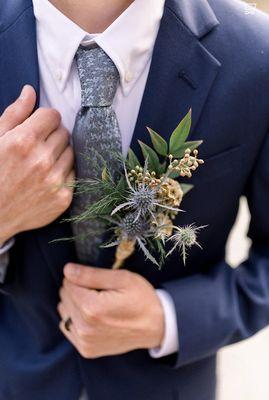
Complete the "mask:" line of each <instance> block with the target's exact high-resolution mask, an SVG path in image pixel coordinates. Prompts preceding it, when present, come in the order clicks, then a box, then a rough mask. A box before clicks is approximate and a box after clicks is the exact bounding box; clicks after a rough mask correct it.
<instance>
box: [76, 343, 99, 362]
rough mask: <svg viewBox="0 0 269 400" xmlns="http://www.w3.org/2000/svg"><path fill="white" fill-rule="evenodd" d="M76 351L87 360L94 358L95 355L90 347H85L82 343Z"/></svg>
mask: <svg viewBox="0 0 269 400" xmlns="http://www.w3.org/2000/svg"><path fill="white" fill-rule="evenodd" d="M78 350H79V353H80V355H81V356H82V357H83V358H88V359H90V358H95V353H94V351H93V349H92V348H91V347H90V346H88V345H85V344H84V343H82V344H80V346H79V349H78Z"/></svg>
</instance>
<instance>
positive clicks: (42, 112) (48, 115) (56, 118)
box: [36, 107, 61, 126]
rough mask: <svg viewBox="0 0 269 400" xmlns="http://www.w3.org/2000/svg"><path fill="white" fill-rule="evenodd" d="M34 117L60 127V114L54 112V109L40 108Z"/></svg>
mask: <svg viewBox="0 0 269 400" xmlns="http://www.w3.org/2000/svg"><path fill="white" fill-rule="evenodd" d="M36 115H37V117H38V118H42V119H43V118H44V119H46V120H49V121H52V122H54V123H55V125H57V126H58V125H60V122H61V114H60V113H59V111H57V110H55V109H54V108H45V107H40V108H39V109H38V110H37V111H36Z"/></svg>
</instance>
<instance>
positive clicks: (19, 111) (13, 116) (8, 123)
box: [0, 85, 36, 136]
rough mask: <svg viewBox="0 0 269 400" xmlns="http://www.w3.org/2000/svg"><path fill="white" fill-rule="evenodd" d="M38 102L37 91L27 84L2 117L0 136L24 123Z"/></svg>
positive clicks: (0, 120)
mask: <svg viewBox="0 0 269 400" xmlns="http://www.w3.org/2000/svg"><path fill="white" fill-rule="evenodd" d="M35 104H36V92H35V90H34V88H33V87H32V86H30V85H25V86H24V87H23V89H22V92H21V94H20V96H19V97H18V99H17V100H16V101H15V102H14V103H12V104H11V105H10V106H8V107H7V108H6V109H5V111H4V112H3V114H2V115H1V117H0V136H3V135H4V134H5V133H6V132H8V131H10V130H11V129H14V128H15V127H16V126H18V125H20V124H21V123H23V122H24V121H25V120H26V119H27V118H28V117H29V116H30V115H31V114H32V112H33V109H34V107H35Z"/></svg>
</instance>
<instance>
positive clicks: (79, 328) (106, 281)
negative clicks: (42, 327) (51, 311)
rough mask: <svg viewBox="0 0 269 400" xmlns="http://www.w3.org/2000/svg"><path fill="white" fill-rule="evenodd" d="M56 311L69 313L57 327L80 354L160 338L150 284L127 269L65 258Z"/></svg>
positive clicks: (112, 351)
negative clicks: (66, 322)
mask: <svg viewBox="0 0 269 400" xmlns="http://www.w3.org/2000/svg"><path fill="white" fill-rule="evenodd" d="M64 274H65V279H64V281H63V286H62V288H61V290H60V298H61V302H60V303H59V305H58V311H59V313H60V316H61V318H62V320H63V321H64V320H66V319H67V318H68V317H71V319H72V325H71V328H70V331H69V332H68V331H67V330H66V329H65V327H64V323H63V322H61V324H60V329H61V331H62V332H63V334H64V335H65V336H66V338H67V339H68V340H69V341H70V342H71V343H72V344H73V345H74V346H75V347H76V349H77V350H78V351H79V353H80V354H81V355H82V356H83V357H85V358H89V359H92V358H98V357H102V356H108V355H116V354H122V353H125V352H128V351H131V350H135V349H149V348H154V347H158V346H160V344H161V341H162V337H163V331H164V323H163V310H162V307H161V304H160V302H159V300H158V298H157V296H156V293H155V290H154V289H153V287H152V285H151V284H150V283H149V282H148V281H146V280H145V279H144V278H143V277H141V276H140V275H138V274H135V273H132V272H129V271H127V270H117V271H113V270H110V269H102V268H92V267H85V266H81V265H77V264H68V265H66V267H65V269H64Z"/></svg>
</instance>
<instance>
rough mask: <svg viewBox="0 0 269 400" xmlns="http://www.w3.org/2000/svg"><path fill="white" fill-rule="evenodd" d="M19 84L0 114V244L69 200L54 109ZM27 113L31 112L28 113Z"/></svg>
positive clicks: (67, 156)
mask: <svg viewBox="0 0 269 400" xmlns="http://www.w3.org/2000/svg"><path fill="white" fill-rule="evenodd" d="M35 102H36V94H35V91H34V89H33V88H32V87H31V86H25V88H24V90H23V92H22V94H21V96H20V98H18V99H17V100H16V101H15V103H13V104H11V105H10V106H9V107H8V108H7V109H6V110H5V111H4V113H3V114H2V116H1V117H0V187H1V191H0V244H1V243H3V242H5V241H6V240H7V239H9V238H10V237H12V236H14V235H15V234H17V233H19V232H22V231H26V230H29V229H35V228H40V227H42V226H45V225H47V224H49V223H50V222H52V221H53V220H55V219H56V218H57V217H58V216H60V215H61V214H62V213H63V212H64V211H65V210H66V209H67V208H68V207H69V205H70V203H71V200H72V189H71V188H70V187H68V185H65V183H69V182H70V183H71V182H72V181H73V179H74V172H73V163H74V159H73V151H72V149H71V147H70V145H69V134H68V132H67V130H66V129H64V128H63V127H62V126H61V117H60V114H59V113H58V112H57V111H56V110H53V109H45V108H39V109H38V110H36V111H35V112H34V113H33V114H32V112H33V109H34V106H35ZM31 114H32V115H31Z"/></svg>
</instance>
